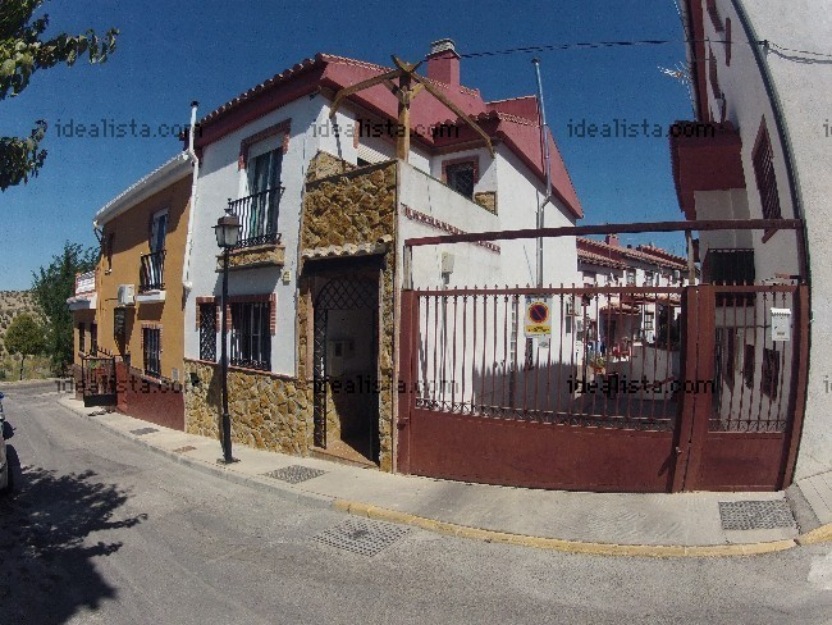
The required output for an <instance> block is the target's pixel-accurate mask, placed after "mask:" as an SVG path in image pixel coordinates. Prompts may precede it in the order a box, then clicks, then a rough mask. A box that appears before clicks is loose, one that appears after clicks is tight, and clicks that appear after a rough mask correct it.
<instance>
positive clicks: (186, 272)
mask: <svg viewBox="0 0 832 625" xmlns="http://www.w3.org/2000/svg"><path fill="white" fill-rule="evenodd" d="M197 106H199V102H197V101H196V100H194V101H193V102H191V126H190V129H189V130H188V156H189V157H190V159H191V163H192V164H193V168H194V171H193V178H192V179H191V199H190V215H189V216H188V233H187V235H186V238H185V258H184V262H183V263H182V287H183V288H184V289H185V292H186V293H188V292H190V290H191V287H192V286H193V285H192V284H191V248H192V247H193V236H194V216H195V213H196V198H197V194H196V191H197V183H198V181H199V158H197V155H196V152H195V151H194V134H195V133H196V108H197Z"/></svg>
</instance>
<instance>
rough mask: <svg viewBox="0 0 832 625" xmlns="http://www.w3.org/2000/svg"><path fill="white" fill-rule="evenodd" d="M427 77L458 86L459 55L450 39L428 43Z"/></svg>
mask: <svg viewBox="0 0 832 625" xmlns="http://www.w3.org/2000/svg"><path fill="white" fill-rule="evenodd" d="M428 78H430V79H431V80H435V81H437V82H443V83H445V84H446V85H451V86H452V87H458V86H459V55H458V54H457V53H456V46H455V45H454V42H453V41H451V40H450V39H440V40H439V41H434V42H433V43H431V44H430V54H429V55H428Z"/></svg>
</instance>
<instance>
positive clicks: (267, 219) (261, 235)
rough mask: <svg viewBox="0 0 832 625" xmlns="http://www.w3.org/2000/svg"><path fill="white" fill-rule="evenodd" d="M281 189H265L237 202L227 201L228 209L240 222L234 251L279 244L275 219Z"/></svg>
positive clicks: (281, 192)
mask: <svg viewBox="0 0 832 625" xmlns="http://www.w3.org/2000/svg"><path fill="white" fill-rule="evenodd" d="M281 195H283V187H276V188H274V189H267V190H266V191H262V192H260V193H255V194H254V195H249V196H247V197H244V198H241V199H239V200H234V201H232V200H229V201H228V208H230V209H231V212H232V213H234V214H235V215H237V218H238V219H239V220H240V227H241V229H240V241H239V243H237V247H236V249H242V248H246V247H257V246H260V245H276V244H278V243H280V235H279V234H278V232H277V217H278V214H279V212H280V196H281Z"/></svg>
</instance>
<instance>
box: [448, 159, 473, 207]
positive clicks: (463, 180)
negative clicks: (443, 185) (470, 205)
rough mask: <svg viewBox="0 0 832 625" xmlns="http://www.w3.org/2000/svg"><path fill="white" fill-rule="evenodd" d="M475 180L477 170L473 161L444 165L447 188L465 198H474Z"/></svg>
mask: <svg viewBox="0 0 832 625" xmlns="http://www.w3.org/2000/svg"><path fill="white" fill-rule="evenodd" d="M476 178H477V170H476V163H474V161H466V162H463V163H452V164H448V165H445V179H446V181H447V183H448V186H449V187H451V189H453V190H454V191H456V192H457V193H460V194H462V195H464V196H465V197H467V198H473V197H474V183H475V182H476Z"/></svg>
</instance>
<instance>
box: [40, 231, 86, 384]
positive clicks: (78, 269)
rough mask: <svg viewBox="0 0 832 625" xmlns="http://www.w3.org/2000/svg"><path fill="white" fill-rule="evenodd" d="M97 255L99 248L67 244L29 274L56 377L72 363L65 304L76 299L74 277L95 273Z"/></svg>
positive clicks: (68, 323)
mask: <svg viewBox="0 0 832 625" xmlns="http://www.w3.org/2000/svg"><path fill="white" fill-rule="evenodd" d="M98 252H99V250H98V248H84V247H82V246H81V245H79V244H78V243H70V242H69V241H67V242H66V243H64V249H63V252H61V253H60V254H58V255H56V256H53V257H52V262H51V263H50V264H49V265H48V266H47V267H41V268H40V269H39V270H38V271H37V273H33V274H32V278H33V282H32V292H33V294H34V296H35V301H36V302H37V303H38V305H39V306H40V307H41V310H43V312H44V314H45V315H46V317H47V319H48V321H47V329H46V330H47V331H46V350H45V351H46V353H48V354H49V355H50V356H51V358H52V367H53V369H54V370H55V372H56V373H62V372H63V371H64V370H65V368H66V367H67V365H69V364H70V363H71V362H72V352H73V336H72V313H71V312H70V310H69V308H68V307H67V303H66V300H67V299H69V298H70V297H72V296H73V295H75V275H76V274H79V273H85V272H87V271H91V270H92V269H95V265H96V263H97V261H98Z"/></svg>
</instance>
